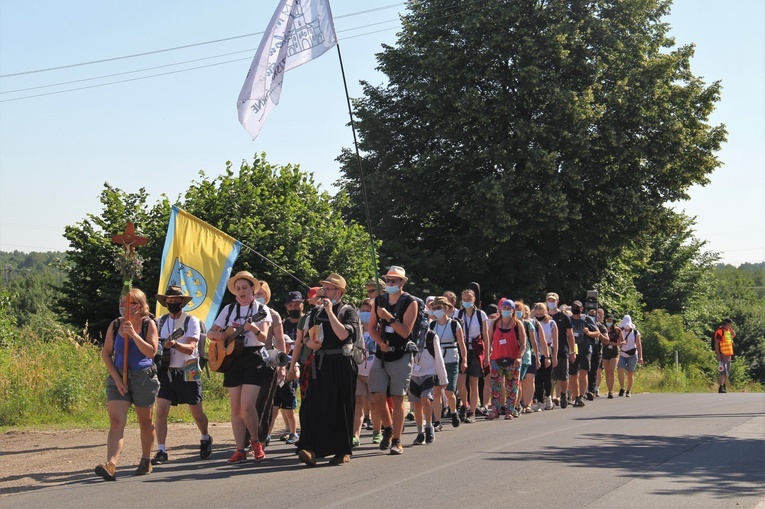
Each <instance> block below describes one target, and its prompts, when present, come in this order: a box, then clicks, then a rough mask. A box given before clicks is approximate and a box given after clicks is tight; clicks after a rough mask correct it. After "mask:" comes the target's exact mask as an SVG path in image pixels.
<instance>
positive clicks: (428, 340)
mask: <svg viewBox="0 0 765 509" xmlns="http://www.w3.org/2000/svg"><path fill="white" fill-rule="evenodd" d="M435 337H436V333H435V332H434V331H433V329H431V328H430V327H426V328H425V329H424V333H423V334H422V335H421V338H420V340H419V341H418V342H417V351H418V352H420V353H422V352H424V351H425V350H427V351H428V353H430V355H431V357H433V358H434V359H435V358H436V348H435V345H434V338H435Z"/></svg>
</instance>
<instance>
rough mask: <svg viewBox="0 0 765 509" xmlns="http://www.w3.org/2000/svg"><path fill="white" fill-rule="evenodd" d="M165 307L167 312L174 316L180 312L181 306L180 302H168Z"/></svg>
mask: <svg viewBox="0 0 765 509" xmlns="http://www.w3.org/2000/svg"><path fill="white" fill-rule="evenodd" d="M165 307H167V310H168V311H170V312H171V313H172V314H176V313H180V312H181V309H182V308H183V305H181V303H180V302H175V303H172V302H168V303H167V306H165Z"/></svg>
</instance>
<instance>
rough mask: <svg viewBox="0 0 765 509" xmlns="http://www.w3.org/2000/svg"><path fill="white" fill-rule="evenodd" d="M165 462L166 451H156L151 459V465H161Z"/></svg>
mask: <svg viewBox="0 0 765 509" xmlns="http://www.w3.org/2000/svg"><path fill="white" fill-rule="evenodd" d="M165 462H167V453H166V452H165V451H157V454H155V455H154V457H153V458H152V459H151V464H152V465H161V464H162V463H165Z"/></svg>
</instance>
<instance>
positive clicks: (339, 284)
mask: <svg viewBox="0 0 765 509" xmlns="http://www.w3.org/2000/svg"><path fill="white" fill-rule="evenodd" d="M320 283H321V284H328V285H332V286H334V287H335V288H339V289H340V290H342V291H343V293H345V279H344V278H343V276H341V275H340V274H335V273H334V272H332V273H330V275H329V276H327V278H326V279H325V280H323V281H320Z"/></svg>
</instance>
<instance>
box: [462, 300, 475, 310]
mask: <svg viewBox="0 0 765 509" xmlns="http://www.w3.org/2000/svg"><path fill="white" fill-rule="evenodd" d="M462 306H463V307H464V308H465V309H470V308H472V307H473V302H472V301H467V302H463V303H462Z"/></svg>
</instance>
